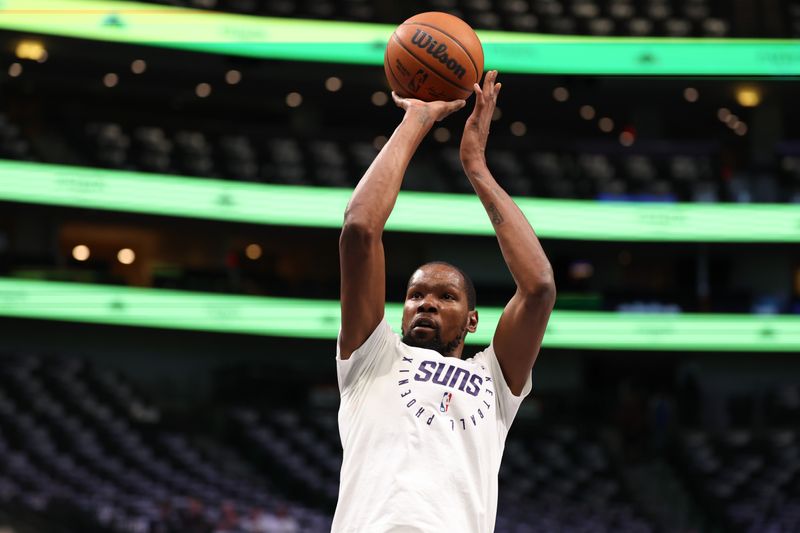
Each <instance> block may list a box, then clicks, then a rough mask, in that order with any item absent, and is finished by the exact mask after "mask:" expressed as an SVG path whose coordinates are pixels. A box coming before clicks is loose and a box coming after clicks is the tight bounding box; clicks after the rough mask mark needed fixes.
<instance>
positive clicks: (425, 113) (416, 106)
mask: <svg viewBox="0 0 800 533" xmlns="http://www.w3.org/2000/svg"><path fill="white" fill-rule="evenodd" d="M392 99H393V100H394V103H395V105H397V107H399V108H400V109H404V110H405V111H406V113H414V114H417V115H418V116H419V117H420V121H421V122H422V123H423V124H424V123H427V122H428V121H429V120H430V119H433V122H439V121H440V120H442V119H443V118H445V117H446V116H448V115H450V114H452V113H455V112H456V111H458V110H459V109H461V108H462V107H464V105H466V102H465V101H464V100H453V101H452V102H443V101H434V102H424V101H422V100H417V99H416V98H402V97H400V96H398V95H397V93H395V92H394V91H392Z"/></svg>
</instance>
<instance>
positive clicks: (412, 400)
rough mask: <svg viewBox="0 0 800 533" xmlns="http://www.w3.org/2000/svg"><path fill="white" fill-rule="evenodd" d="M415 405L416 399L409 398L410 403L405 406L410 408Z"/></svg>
mask: <svg viewBox="0 0 800 533" xmlns="http://www.w3.org/2000/svg"><path fill="white" fill-rule="evenodd" d="M415 403H417V399H416V398H411V401H410V402H408V403H407V404H406V407H411V406H412V405H414V404H415Z"/></svg>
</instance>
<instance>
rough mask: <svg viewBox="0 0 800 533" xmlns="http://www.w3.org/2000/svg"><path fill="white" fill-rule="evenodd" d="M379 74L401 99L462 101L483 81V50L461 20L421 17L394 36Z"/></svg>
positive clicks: (435, 14) (444, 15)
mask: <svg viewBox="0 0 800 533" xmlns="http://www.w3.org/2000/svg"><path fill="white" fill-rule="evenodd" d="M383 68H384V70H385V71H386V77H387V78H388V80H389V85H391V86H392V89H393V90H394V91H395V92H396V93H397V94H398V95H399V96H402V97H405V98H409V97H410V98H419V99H420V100H425V101H426V102H430V101H432V100H446V101H450V100H458V99H461V98H464V99H466V98H467V97H469V95H470V94H472V85H473V84H474V83H476V82H479V81H480V79H481V76H483V47H482V46H481V41H480V39H478V36H477V35H476V34H475V31H474V30H473V29H472V28H471V27H470V26H469V24H467V23H466V22H464V21H463V20H461V19H460V18H458V17H455V16H453V15H448V14H447V13H439V12H437V11H430V12H427V13H420V14H419V15H414V16H413V17H411V18H410V19H408V20H407V21H405V22H403V23H402V24H400V25H399V26H398V27H397V29H396V30H394V33H393V34H392V36H391V38H390V39H389V44H388V45H387V46H386V55H385V56H384V58H383Z"/></svg>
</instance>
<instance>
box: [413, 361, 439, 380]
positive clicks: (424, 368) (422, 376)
mask: <svg viewBox="0 0 800 533" xmlns="http://www.w3.org/2000/svg"><path fill="white" fill-rule="evenodd" d="M428 367H430V370H429V369H428ZM435 367H436V361H423V362H421V363H420V365H419V370H418V372H417V374H416V375H415V376H414V381H428V380H429V379H431V376H432V375H433V369H434V368H435Z"/></svg>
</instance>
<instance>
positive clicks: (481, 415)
mask: <svg viewBox="0 0 800 533" xmlns="http://www.w3.org/2000/svg"><path fill="white" fill-rule="evenodd" d="M478 416H479V417H481V418H483V411H481V410H480V409H478Z"/></svg>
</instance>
